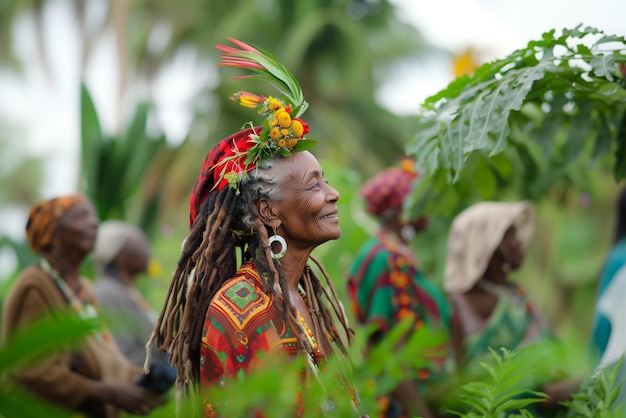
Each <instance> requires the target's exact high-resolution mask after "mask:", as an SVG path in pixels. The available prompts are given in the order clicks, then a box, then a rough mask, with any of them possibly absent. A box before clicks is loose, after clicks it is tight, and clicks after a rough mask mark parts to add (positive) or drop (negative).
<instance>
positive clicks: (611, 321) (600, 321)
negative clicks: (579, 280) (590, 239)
mask: <svg viewBox="0 0 626 418" xmlns="http://www.w3.org/2000/svg"><path fill="white" fill-rule="evenodd" d="M615 209H616V211H615V216H616V226H615V236H614V239H613V245H612V247H611V250H610V252H609V255H608V257H607V259H606V261H605V262H604V266H603V268H602V274H601V276H600V282H599V283H598V291H597V296H596V305H595V307H594V312H593V315H594V318H593V330H592V333H591V336H592V338H591V342H592V346H593V348H594V354H595V357H596V359H597V361H598V364H599V366H600V367H604V366H607V365H609V364H611V363H615V362H616V361H617V360H618V359H619V358H620V357H621V356H622V355H623V354H624V353H625V352H626V303H624V300H625V299H626V268H625V267H626V189H624V190H622V191H621V193H620V194H619V198H618V200H617V205H616V208H615Z"/></svg>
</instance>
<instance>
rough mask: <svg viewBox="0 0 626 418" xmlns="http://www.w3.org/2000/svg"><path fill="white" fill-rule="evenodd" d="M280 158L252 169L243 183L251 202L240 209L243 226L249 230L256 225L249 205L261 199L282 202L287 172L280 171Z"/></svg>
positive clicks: (245, 203) (244, 203)
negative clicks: (282, 187) (282, 188)
mask: <svg viewBox="0 0 626 418" xmlns="http://www.w3.org/2000/svg"><path fill="white" fill-rule="evenodd" d="M280 158H281V157H274V158H272V159H270V160H268V161H265V162H263V164H261V165H259V166H256V167H255V168H254V169H252V170H251V171H250V172H249V173H248V176H247V177H246V178H245V179H244V180H243V181H242V182H241V187H242V188H245V189H247V190H248V192H249V196H250V198H251V200H252V201H251V202H242V203H243V204H242V205H241V206H240V207H239V208H238V212H239V213H240V215H241V222H242V223H243V226H244V227H245V228H246V229H248V228H252V226H253V225H254V217H253V215H252V213H251V212H250V207H249V206H248V205H249V204H255V203H256V202H258V201H259V199H261V198H267V199H270V200H274V201H280V200H282V198H283V193H282V190H281V186H282V185H283V183H284V182H285V171H284V170H281V169H280V163H281V161H280Z"/></svg>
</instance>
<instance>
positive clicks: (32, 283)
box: [10, 264, 52, 294]
mask: <svg viewBox="0 0 626 418" xmlns="http://www.w3.org/2000/svg"><path fill="white" fill-rule="evenodd" d="M45 279H46V273H44V271H43V270H42V269H41V268H40V267H39V266H37V265H36V264H32V265H30V266H28V267H26V268H25V269H24V270H23V271H22V272H21V273H20V274H19V275H18V276H17V278H16V279H15V281H14V282H13V285H12V286H11V290H10V294H23V293H24V292H28V291H30V290H33V289H44V290H45V289H46V288H48V287H50V285H51V284H52V281H51V280H45Z"/></svg>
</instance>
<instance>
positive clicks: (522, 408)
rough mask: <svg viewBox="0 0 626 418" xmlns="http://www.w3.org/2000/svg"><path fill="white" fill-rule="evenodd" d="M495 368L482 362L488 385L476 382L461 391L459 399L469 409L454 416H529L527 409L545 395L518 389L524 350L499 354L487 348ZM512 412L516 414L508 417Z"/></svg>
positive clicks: (497, 417) (474, 417)
mask: <svg viewBox="0 0 626 418" xmlns="http://www.w3.org/2000/svg"><path fill="white" fill-rule="evenodd" d="M490 351H491V354H492V355H493V359H494V361H495V365H493V366H492V365H490V364H487V363H481V365H482V366H483V368H484V369H485V370H486V371H487V373H488V374H489V377H490V378H491V382H485V381H476V382H470V383H467V384H465V385H464V386H463V387H462V388H461V394H460V400H461V401H462V402H463V403H465V404H466V405H467V406H469V407H470V411H469V412H467V413H456V415H458V416H460V417H465V418H479V417H480V418H501V417H505V416H518V417H532V416H533V415H532V414H531V413H530V412H529V411H528V410H527V409H526V407H527V406H529V405H531V404H534V403H538V402H542V401H544V400H545V399H546V398H547V396H546V395H545V394H543V393H541V392H536V391H533V390H530V389H528V388H521V389H520V388H519V385H518V381H519V380H520V378H523V377H524V373H525V371H524V370H525V366H526V363H525V361H519V355H520V353H521V352H523V350H518V351H509V350H506V349H504V348H502V349H501V351H502V354H501V355H498V353H497V352H496V351H495V350H492V349H490ZM512 412H514V413H515V415H511V413H512Z"/></svg>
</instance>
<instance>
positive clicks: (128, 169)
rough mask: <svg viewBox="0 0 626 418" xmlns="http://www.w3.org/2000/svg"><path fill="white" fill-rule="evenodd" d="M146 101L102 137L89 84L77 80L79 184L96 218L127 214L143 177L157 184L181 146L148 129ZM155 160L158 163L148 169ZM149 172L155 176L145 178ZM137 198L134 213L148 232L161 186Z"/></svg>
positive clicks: (166, 172)
mask: <svg viewBox="0 0 626 418" xmlns="http://www.w3.org/2000/svg"><path fill="white" fill-rule="evenodd" d="M148 111H149V106H148V105H147V104H145V103H140V104H139V105H137V108H136V109H135V114H134V116H133V119H132V121H131V123H130V124H129V126H128V129H127V130H126V132H124V133H122V134H120V135H118V136H113V137H106V136H105V135H104V133H103V132H102V129H101V127H100V121H99V117H98V113H97V111H96V108H95V105H94V103H93V100H92V99H91V95H90V94H89V91H88V90H87V88H86V87H85V86H84V85H83V86H81V145H82V148H81V170H82V176H83V179H84V184H81V189H83V190H84V191H85V193H86V194H87V195H88V196H89V198H90V199H91V200H92V202H93V203H94V205H95V206H96V210H97V212H98V215H99V216H100V219H103V220H104V219H125V220H131V218H132V217H131V216H129V215H130V212H131V210H130V207H131V206H130V204H129V203H130V202H129V201H130V200H131V198H132V197H136V196H137V193H138V192H139V191H142V188H141V186H142V182H143V181H144V180H145V182H146V183H150V184H156V185H158V184H160V183H161V182H162V181H163V179H165V178H166V177H167V175H168V174H169V170H168V169H169V167H170V165H171V163H172V161H173V159H174V157H175V155H176V151H177V150H178V149H180V147H179V148H176V149H171V148H170V147H168V145H167V141H166V139H165V136H163V135H157V136H153V135H150V134H149V133H148V130H147V121H148ZM155 165H157V166H158V167H157V168H158V169H156V170H150V168H151V167H153V166H155ZM148 176H157V178H156V179H154V178H152V179H150V180H149V181H148V180H147V177H148ZM143 191H144V192H145V193H144V196H142V197H143V199H137V200H136V201H137V202H138V207H139V208H138V209H137V210H136V212H138V215H137V219H136V220H134V221H135V222H136V223H137V224H138V225H139V226H140V227H141V228H142V229H143V230H144V231H145V232H146V233H147V234H148V235H151V233H152V232H153V231H154V228H155V227H156V222H157V215H158V205H159V203H160V199H161V193H162V192H163V188H162V187H158V186H157V187H153V188H151V190H148V192H146V190H143Z"/></svg>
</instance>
